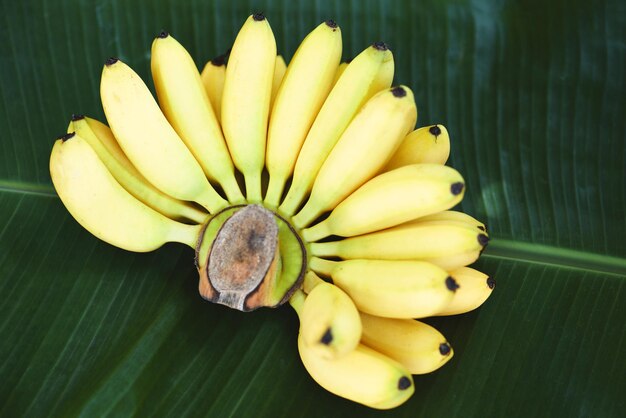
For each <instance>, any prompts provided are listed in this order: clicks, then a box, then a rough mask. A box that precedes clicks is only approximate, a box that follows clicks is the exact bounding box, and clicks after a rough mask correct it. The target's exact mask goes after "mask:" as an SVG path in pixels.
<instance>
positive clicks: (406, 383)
mask: <svg viewBox="0 0 626 418" xmlns="http://www.w3.org/2000/svg"><path fill="white" fill-rule="evenodd" d="M410 387H411V379H409V378H408V377H406V376H402V377H401V378H400V379H398V389H400V390H406V389H408V388H410Z"/></svg>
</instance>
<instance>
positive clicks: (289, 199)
mask: <svg viewBox="0 0 626 418" xmlns="http://www.w3.org/2000/svg"><path fill="white" fill-rule="evenodd" d="M294 179H295V177H294ZM305 194H306V190H305V189H303V188H302V187H298V185H296V184H295V182H293V183H291V187H290V188H289V191H288V192H287V196H285V200H284V201H283V203H282V205H280V210H281V211H282V212H283V213H285V214H287V215H288V216H290V217H291V216H293V214H294V213H295V212H296V209H298V206H300V203H302V199H303V198H304V195H305Z"/></svg>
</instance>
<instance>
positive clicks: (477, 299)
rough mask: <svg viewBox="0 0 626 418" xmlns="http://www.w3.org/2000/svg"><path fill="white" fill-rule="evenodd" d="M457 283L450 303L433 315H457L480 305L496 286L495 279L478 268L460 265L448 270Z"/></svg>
mask: <svg viewBox="0 0 626 418" xmlns="http://www.w3.org/2000/svg"><path fill="white" fill-rule="evenodd" d="M450 275H451V276H452V277H454V279H455V280H456V281H457V283H458V284H459V286H460V287H459V289H458V290H457V291H456V292H455V294H454V297H453V298H452V300H451V301H450V303H449V304H448V305H447V306H446V307H445V308H443V309H442V310H441V311H439V312H437V313H436V314H435V315H437V316H441V315H458V314H462V313H465V312H469V311H472V310H474V309H476V308H478V307H479V306H480V305H482V304H483V303H484V302H485V301H486V300H487V298H488V297H489V296H490V295H491V292H492V291H493V289H494V288H495V287H496V281H495V280H494V279H492V278H491V277H489V276H487V275H486V274H484V273H481V272H480V271H478V270H474V269H473V268H469V267H461V268H458V269H456V270H453V271H451V272H450Z"/></svg>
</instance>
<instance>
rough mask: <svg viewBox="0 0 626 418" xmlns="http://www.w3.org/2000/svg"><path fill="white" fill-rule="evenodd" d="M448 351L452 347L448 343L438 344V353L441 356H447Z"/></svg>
mask: <svg viewBox="0 0 626 418" xmlns="http://www.w3.org/2000/svg"><path fill="white" fill-rule="evenodd" d="M450 351H452V347H450V344H448V343H441V344H439V353H440V354H441V355H442V356H447V355H448V354H450Z"/></svg>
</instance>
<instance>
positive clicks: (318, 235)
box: [293, 218, 332, 242]
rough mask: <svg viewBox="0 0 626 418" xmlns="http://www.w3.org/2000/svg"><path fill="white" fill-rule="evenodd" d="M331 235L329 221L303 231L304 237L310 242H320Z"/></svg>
mask: <svg viewBox="0 0 626 418" xmlns="http://www.w3.org/2000/svg"><path fill="white" fill-rule="evenodd" d="M293 219H294V222H295V218H293ZM331 234H332V233H331V232H330V228H329V225H328V222H327V219H326V220H323V221H322V222H320V223H318V224H316V225H313V226H312V227H310V228H307V229H305V230H303V231H302V237H303V238H304V239H305V240H306V241H308V242H314V241H319V240H321V239H322V238H326V237H327V236H329V235H331Z"/></svg>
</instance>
